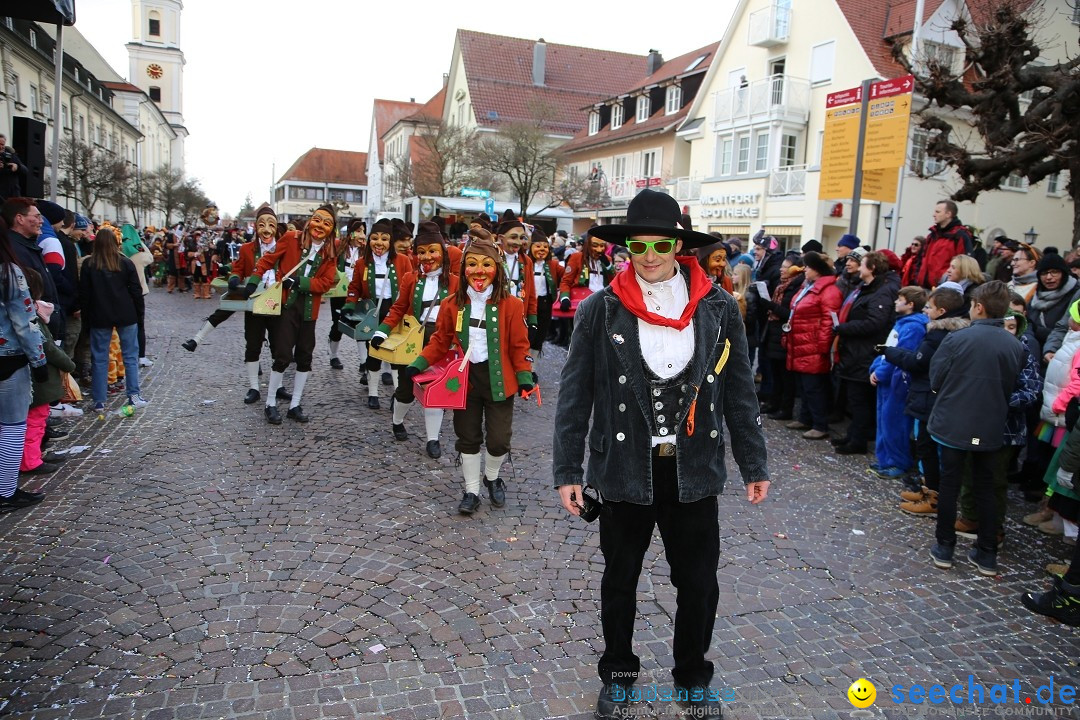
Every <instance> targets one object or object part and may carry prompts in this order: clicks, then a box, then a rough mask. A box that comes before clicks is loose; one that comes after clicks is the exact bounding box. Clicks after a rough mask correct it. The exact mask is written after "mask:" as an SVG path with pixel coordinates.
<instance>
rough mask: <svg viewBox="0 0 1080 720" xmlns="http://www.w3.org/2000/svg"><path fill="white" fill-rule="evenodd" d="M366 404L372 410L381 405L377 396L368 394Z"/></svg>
mask: <svg viewBox="0 0 1080 720" xmlns="http://www.w3.org/2000/svg"><path fill="white" fill-rule="evenodd" d="M367 406H368V407H369V408H371V409H372V410H378V409H379V408H380V407H382V406H381V405H379V398H377V397H375V396H374V395H368V399H367Z"/></svg>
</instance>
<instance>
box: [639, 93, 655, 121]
mask: <svg viewBox="0 0 1080 720" xmlns="http://www.w3.org/2000/svg"><path fill="white" fill-rule="evenodd" d="M651 105H652V103H650V102H649V96H648V95H639V96H638V99H637V121H638V122H639V123H643V122H645V121H646V120H648V119H649V115H651V114H652V113H651V107H650V106H651Z"/></svg>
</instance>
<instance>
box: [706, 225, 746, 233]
mask: <svg viewBox="0 0 1080 720" xmlns="http://www.w3.org/2000/svg"><path fill="white" fill-rule="evenodd" d="M706 232H718V233H720V234H721V235H749V234H750V226H749V225H710V226H709V228H708V230H706Z"/></svg>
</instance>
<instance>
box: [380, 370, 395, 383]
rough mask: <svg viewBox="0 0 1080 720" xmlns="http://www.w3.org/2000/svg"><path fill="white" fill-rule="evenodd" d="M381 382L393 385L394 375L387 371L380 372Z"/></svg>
mask: <svg viewBox="0 0 1080 720" xmlns="http://www.w3.org/2000/svg"><path fill="white" fill-rule="evenodd" d="M382 384H383V385H393V384H394V376H393V375H391V374H390V373H388V372H384V373H383V374H382Z"/></svg>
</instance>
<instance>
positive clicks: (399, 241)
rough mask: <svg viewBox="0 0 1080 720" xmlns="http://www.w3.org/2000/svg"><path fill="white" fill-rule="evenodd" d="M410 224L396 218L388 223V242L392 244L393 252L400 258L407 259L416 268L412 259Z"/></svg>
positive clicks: (414, 259)
mask: <svg viewBox="0 0 1080 720" xmlns="http://www.w3.org/2000/svg"><path fill="white" fill-rule="evenodd" d="M412 233H413V231H412V223H407V222H405V221H404V220H398V219H397V218H395V219H393V220H391V221H390V241H391V242H392V243H393V244H394V252H395V253H397V254H398V255H400V256H401V257H404V258H408V259H409V263H410V264H411V265H413V266H414V267H415V266H416V262H415V261H416V258H414V257H413V254H412V251H413V241H412V240H413V238H412Z"/></svg>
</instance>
